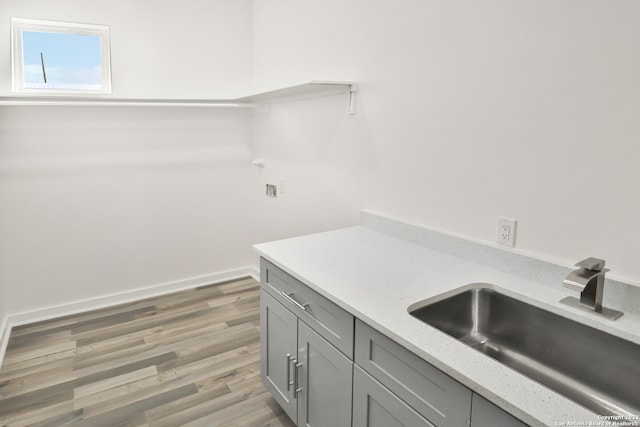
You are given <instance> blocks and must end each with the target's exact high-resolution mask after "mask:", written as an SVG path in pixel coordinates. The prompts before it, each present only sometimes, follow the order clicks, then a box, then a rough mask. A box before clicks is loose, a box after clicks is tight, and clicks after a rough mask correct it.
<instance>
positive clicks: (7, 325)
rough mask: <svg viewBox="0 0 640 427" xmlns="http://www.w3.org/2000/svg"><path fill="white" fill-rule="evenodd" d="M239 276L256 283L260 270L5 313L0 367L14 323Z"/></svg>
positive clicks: (64, 314) (124, 301)
mask: <svg viewBox="0 0 640 427" xmlns="http://www.w3.org/2000/svg"><path fill="white" fill-rule="evenodd" d="M242 277H252V278H253V279H255V280H256V281H258V282H259V281H260V271H259V270H258V269H257V268H255V267H245V268H239V269H236V270H229V271H224V272H220V273H214V274H208V275H206V276H199V277H193V278H190V279H184V280H178V281H174V282H168V283H162V284H159V285H154V286H149V287H145V288H139V289H134V290H131V291H126V292H119V293H117V294H111V295H105V296H100V297H96V298H88V299H84V300H79V301H74V302H71V303H67V304H60V305H56V306H51V307H45V308H41V309H37V310H33V311H28V312H23V313H16V314H9V315H7V316H6V317H5V318H4V319H2V325H1V326H2V329H0V366H2V361H3V360H4V354H5V352H6V349H7V345H8V343H9V335H10V332H11V328H13V327H14V326H20V325H26V324H29V323H34V322H40V321H43V320H49V319H54V318H56V317H63V316H68V315H71V314H78V313H83V312H86V311H91V310H98V309H101V308H105V307H110V306H113V305H118V304H126V303H130V302H134V301H138V300H141V299H145V298H151V297H156V296H160V295H165V294H170V293H173V292H178V291H183V290H186V289H193V288H197V287H199V286H205V285H211V284H215V283H221V282H226V281H229V280H234V279H239V278H242Z"/></svg>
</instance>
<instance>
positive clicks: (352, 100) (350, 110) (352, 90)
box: [347, 83, 358, 116]
mask: <svg viewBox="0 0 640 427" xmlns="http://www.w3.org/2000/svg"><path fill="white" fill-rule="evenodd" d="M356 92H358V85H357V84H355V83H352V84H350V85H349V101H348V104H347V114H349V115H350V116H353V115H354V114H356Z"/></svg>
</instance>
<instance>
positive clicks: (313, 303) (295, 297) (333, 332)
mask: <svg viewBox="0 0 640 427" xmlns="http://www.w3.org/2000/svg"><path fill="white" fill-rule="evenodd" d="M260 279H261V280H260V282H261V283H260V285H261V286H262V288H263V289H264V290H265V291H266V292H268V293H269V294H270V295H271V296H273V297H274V298H275V299H277V300H278V301H280V302H281V303H282V304H283V305H284V306H285V307H287V308H288V309H289V310H291V311H292V312H293V313H294V314H295V315H296V316H298V317H299V318H300V319H302V320H303V321H304V322H305V323H306V324H307V325H309V326H310V327H311V328H312V329H313V330H315V331H316V332H317V333H318V334H320V335H321V336H322V337H323V338H324V339H326V340H327V341H329V342H330V343H331V344H333V345H334V346H335V347H336V348H337V349H338V350H340V351H341V352H342V353H344V354H345V355H346V356H347V357H348V358H349V359H351V360H353V332H354V317H353V316H352V315H351V314H349V313H347V312H346V311H345V310H343V309H341V308H340V307H338V306H337V305H335V304H334V303H332V302H331V301H329V300H328V299H326V298H325V297H323V296H322V295H320V294H318V293H317V292H315V291H313V290H312V289H310V288H309V287H308V286H306V285H305V284H304V283H302V282H300V281H299V280H297V279H295V278H293V277H292V276H291V275H289V274H288V273H285V272H284V271H282V270H281V269H280V268H278V267H276V266H275V265H273V264H272V263H270V262H269V261H267V260H265V259H264V258H262V259H261V260H260Z"/></svg>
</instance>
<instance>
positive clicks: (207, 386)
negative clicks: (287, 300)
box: [0, 278, 294, 427]
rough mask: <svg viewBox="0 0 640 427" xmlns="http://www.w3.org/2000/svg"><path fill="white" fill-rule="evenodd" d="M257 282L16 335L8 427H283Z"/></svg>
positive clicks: (3, 405) (4, 391) (1, 382)
mask: <svg viewBox="0 0 640 427" xmlns="http://www.w3.org/2000/svg"><path fill="white" fill-rule="evenodd" d="M259 323H260V290H259V285H258V283H256V282H255V281H254V280H253V279H251V278H247V279H241V280H236V281H233V282H227V283H222V284H218V285H211V286H204V287H201V288H197V289H192V290H187V291H183V292H178V293H174V294H170V295H165V296H160V297H156V298H150V299H146V300H142V301H138V302H135V303H130V304H123V305H119V306H114V307H110V308H106V309H102V310H96V311H91V312H87V313H82V314H78V315H73V316H67V317H64V318H59V319H54V320H48V321H44V322H39V323H34V324H30V325H25V326H20V327H16V328H14V329H13V331H12V333H11V337H10V340H9V346H8V349H7V353H6V357H5V360H4V363H3V366H2V368H1V369H0V425H1V426H27V425H28V426H62V425H68V424H78V425H89V426H109V427H112V426H180V425H187V426H207V427H212V426H238V427H240V426H274V427H275V426H281V427H293V425H294V424H293V423H292V422H291V420H290V419H289V418H287V416H286V415H285V414H284V413H283V411H282V409H281V408H280V407H279V406H278V404H277V403H276V402H275V401H274V400H273V398H272V397H271V395H270V394H269V393H268V392H267V391H266V390H265V389H264V387H263V386H262V384H261V382H260V337H259V333H260V325H259Z"/></svg>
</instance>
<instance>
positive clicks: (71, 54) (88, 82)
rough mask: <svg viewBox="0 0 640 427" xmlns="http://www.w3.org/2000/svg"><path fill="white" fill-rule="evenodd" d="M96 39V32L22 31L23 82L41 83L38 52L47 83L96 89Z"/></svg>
mask: <svg viewBox="0 0 640 427" xmlns="http://www.w3.org/2000/svg"><path fill="white" fill-rule="evenodd" d="M100 42H101V40H100V36H97V35H79V34H67V33H50V32H38V31H23V33H22V46H23V55H24V82H25V85H26V86H31V85H41V84H44V76H43V72H42V64H41V61H40V53H42V54H43V56H44V64H45V69H46V74H47V86H51V85H64V86H68V87H73V86H75V87H87V88H97V89H99V88H100V86H101V82H102V75H101V72H102V68H101V52H100Z"/></svg>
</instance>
